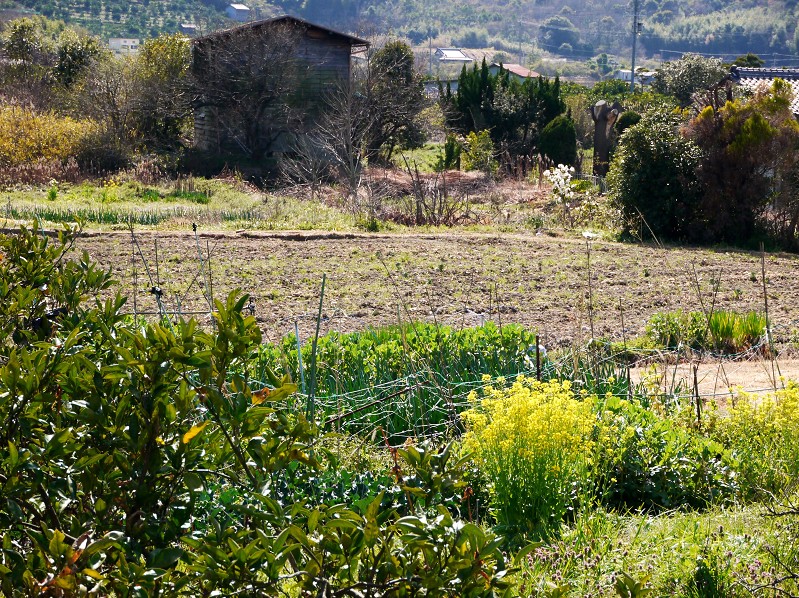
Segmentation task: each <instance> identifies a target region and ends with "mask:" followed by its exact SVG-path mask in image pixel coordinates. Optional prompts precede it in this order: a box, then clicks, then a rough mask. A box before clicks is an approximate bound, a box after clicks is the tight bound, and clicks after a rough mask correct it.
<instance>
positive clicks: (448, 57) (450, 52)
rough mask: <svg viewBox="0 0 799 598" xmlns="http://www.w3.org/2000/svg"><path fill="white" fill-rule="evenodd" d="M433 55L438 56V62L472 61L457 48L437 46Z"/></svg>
mask: <svg viewBox="0 0 799 598" xmlns="http://www.w3.org/2000/svg"><path fill="white" fill-rule="evenodd" d="M433 56H435V57H436V58H438V61H439V62H462V63H467V62H474V60H473V59H472V58H469V57H468V56H466V54H464V53H463V50H459V49H458V48H437V49H436V52H435V54H433Z"/></svg>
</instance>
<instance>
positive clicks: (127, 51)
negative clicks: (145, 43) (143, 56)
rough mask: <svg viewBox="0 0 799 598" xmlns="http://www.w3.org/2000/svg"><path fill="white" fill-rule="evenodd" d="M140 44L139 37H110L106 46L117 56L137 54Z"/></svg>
mask: <svg viewBox="0 0 799 598" xmlns="http://www.w3.org/2000/svg"><path fill="white" fill-rule="evenodd" d="M140 45H141V40H140V39H133V38H127V37H112V38H110V39H109V40H108V47H109V48H110V49H111V51H112V52H113V53H114V54H115V55H117V56H130V55H131V54H138V52H139V46H140Z"/></svg>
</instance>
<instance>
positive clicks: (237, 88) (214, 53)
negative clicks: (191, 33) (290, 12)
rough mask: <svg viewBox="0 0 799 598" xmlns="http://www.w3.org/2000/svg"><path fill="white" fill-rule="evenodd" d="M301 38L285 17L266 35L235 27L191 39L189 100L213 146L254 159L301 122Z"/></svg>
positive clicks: (302, 67)
mask: <svg viewBox="0 0 799 598" xmlns="http://www.w3.org/2000/svg"><path fill="white" fill-rule="evenodd" d="M300 41H301V30H300V29H299V27H298V26H297V25H296V24H295V23H293V22H286V23H277V24H274V25H273V26H272V27H270V29H269V32H268V34H266V35H265V34H264V32H262V31H260V30H259V29H256V28H255V27H249V28H239V29H237V30H235V31H233V32H222V33H218V34H214V35H210V36H208V37H206V38H202V39H201V40H198V41H197V42H196V43H195V47H194V64H193V72H192V75H193V81H194V90H195V97H194V100H193V105H194V108H195V111H196V113H197V114H198V115H199V116H200V118H201V119H204V123H205V125H204V126H206V127H208V129H209V130H210V131H212V135H214V136H216V140H215V141H216V144H217V145H218V146H220V147H225V146H229V147H227V148H226V149H235V150H237V151H238V152H240V153H242V154H244V155H246V156H248V157H249V158H251V159H256V160H257V159H260V158H262V157H263V156H265V155H267V154H268V153H269V152H270V151H272V150H273V148H274V146H275V143H276V142H277V141H278V139H280V137H281V136H284V135H286V134H287V133H288V132H291V131H292V130H296V129H297V128H298V127H299V126H300V124H301V123H302V120H303V116H304V115H305V108H306V106H305V104H306V100H307V98H305V97H304V91H305V87H304V86H303V85H302V84H301V82H302V79H303V77H304V75H305V71H306V70H307V65H303V64H302V63H301V62H300V60H299V59H298V58H297V51H296V50H297V47H298V45H299V44H300Z"/></svg>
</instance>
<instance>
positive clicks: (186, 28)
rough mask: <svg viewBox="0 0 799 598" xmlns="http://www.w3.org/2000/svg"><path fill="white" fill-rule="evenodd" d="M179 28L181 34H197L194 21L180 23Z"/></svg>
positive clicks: (192, 35)
mask: <svg viewBox="0 0 799 598" xmlns="http://www.w3.org/2000/svg"><path fill="white" fill-rule="evenodd" d="M179 29H180V32H181V33H182V34H184V35H188V36H189V37H194V36H195V35H197V25H195V24H194V23H181V24H180V27H179Z"/></svg>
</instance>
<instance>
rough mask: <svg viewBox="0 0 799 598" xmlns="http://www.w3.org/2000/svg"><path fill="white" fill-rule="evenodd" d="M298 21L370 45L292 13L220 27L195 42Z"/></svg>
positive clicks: (336, 35)
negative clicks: (234, 25) (226, 27)
mask: <svg viewBox="0 0 799 598" xmlns="http://www.w3.org/2000/svg"><path fill="white" fill-rule="evenodd" d="M281 22H283V23H296V24H298V25H301V26H303V27H306V28H309V29H316V30H317V31H322V32H324V33H326V34H327V35H329V36H331V37H339V38H343V39H345V40H347V41H348V42H349V43H350V45H351V46H353V47H354V48H355V47H359V48H367V47H369V45H370V44H369V41H368V40H365V39H361V38H360V37H355V36H354V35H349V34H347V33H342V32H341V31H336V30H335V29H331V28H330V27H325V26H324V25H318V24H316V23H311V22H310V21H306V20H305V19H301V18H299V17H293V16H291V15H282V16H279V17H273V18H271V19H262V20H260V21H250V22H249V23H244V24H242V25H238V26H236V27H231V28H228V29H220V30H218V31H213V32H211V33H209V34H207V35H204V36H202V37H198V38H196V39H195V40H194V42H195V43H199V44H202V43H203V42H204V41H205V40H211V39H215V38H220V37H225V36H228V35H235V34H236V32H238V31H245V30H247V29H258V28H260V27H265V26H269V25H273V24H277V23H281Z"/></svg>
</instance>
